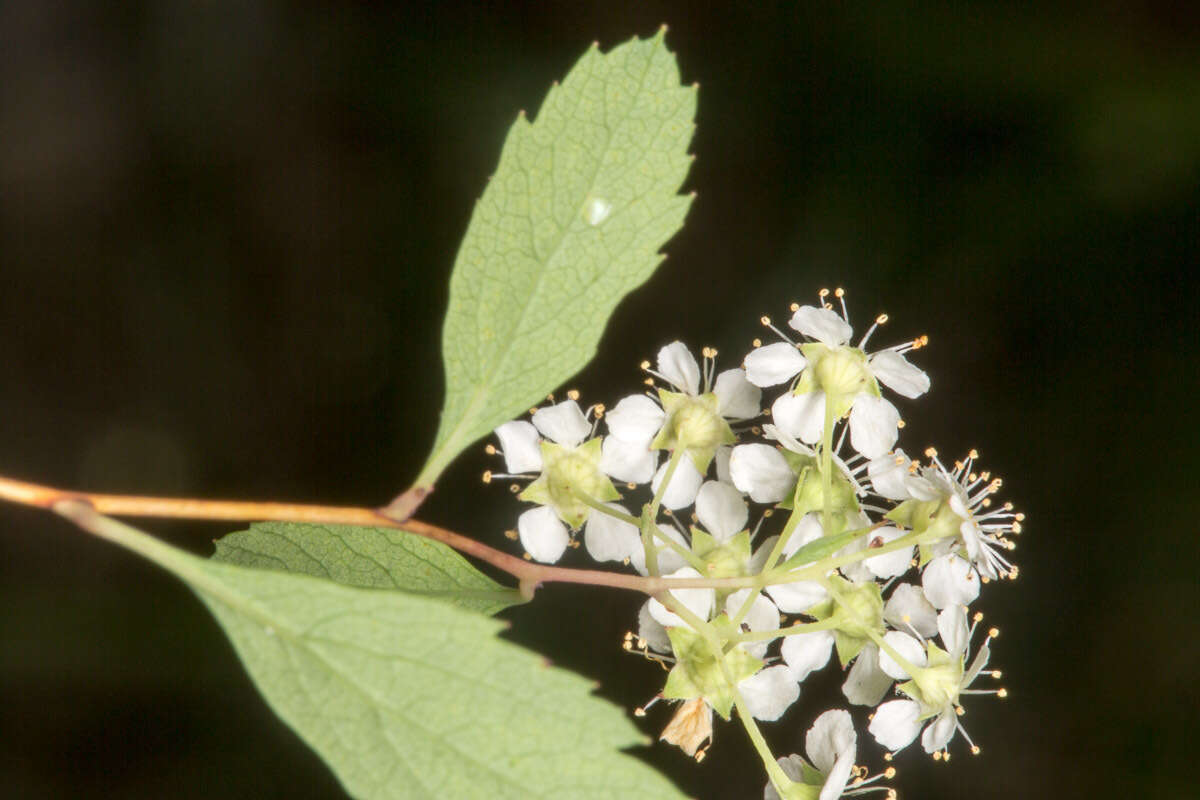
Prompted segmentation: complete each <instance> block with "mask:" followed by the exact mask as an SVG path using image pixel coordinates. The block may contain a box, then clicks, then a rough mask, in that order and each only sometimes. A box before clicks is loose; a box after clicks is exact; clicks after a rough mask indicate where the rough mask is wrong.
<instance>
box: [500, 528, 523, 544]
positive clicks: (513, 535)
mask: <svg viewBox="0 0 1200 800" xmlns="http://www.w3.org/2000/svg"><path fill="white" fill-rule="evenodd" d="M504 535H505V536H506V537H508V538H509V539H512V540H513V541H514V542H515V541H516V540H517V537H518V536H520V534H519V533H517V532H516V531H514V530H507V531H505V532H504Z"/></svg>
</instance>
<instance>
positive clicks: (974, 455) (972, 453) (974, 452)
mask: <svg viewBox="0 0 1200 800" xmlns="http://www.w3.org/2000/svg"><path fill="white" fill-rule="evenodd" d="M967 458H979V451H978V450H976V449H975V448H974V447H972V448H971V449H970V450H969V451H967Z"/></svg>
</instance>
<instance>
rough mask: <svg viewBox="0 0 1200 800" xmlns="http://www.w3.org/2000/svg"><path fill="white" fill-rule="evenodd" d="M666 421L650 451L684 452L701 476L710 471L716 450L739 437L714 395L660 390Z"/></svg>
mask: <svg viewBox="0 0 1200 800" xmlns="http://www.w3.org/2000/svg"><path fill="white" fill-rule="evenodd" d="M658 400H659V402H660V403H661V404H662V407H663V412H665V414H666V419H665V421H664V422H663V426H662V428H661V429H660V430H659V432H658V435H657V436H655V437H654V441H652V442H651V443H650V449H651V450H670V451H672V452H674V451H676V450H679V449H683V450H684V451H685V452H686V453H687V455H688V458H690V459H691V460H692V465H693V466H695V467H696V469H697V471H699V473H700V474H701V475H703V474H704V473H705V472H707V471H708V467H709V465H710V464H711V463H712V460H713V456H715V455H716V452H717V448H718V447H720V446H721V445H725V444H733V443H734V442H736V441H737V437H736V436H734V434H733V429H732V428H730V427H729V423H728V422H726V421H725V419H724V417H722V416H721V412H720V411H719V410H718V409H719V406H720V401H719V400H718V399H717V395H716V394H714V393H713V392H708V393H707V394H702V395H698V396H693V395H690V394H684V393H682V392H669V391H667V390H666V389H659V390H658Z"/></svg>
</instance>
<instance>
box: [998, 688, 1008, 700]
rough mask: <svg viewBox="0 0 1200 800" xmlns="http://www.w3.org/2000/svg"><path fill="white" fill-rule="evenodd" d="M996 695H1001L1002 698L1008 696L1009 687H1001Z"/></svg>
mask: <svg viewBox="0 0 1200 800" xmlns="http://www.w3.org/2000/svg"><path fill="white" fill-rule="evenodd" d="M996 697H999V698H1000V699H1001V700H1003V699H1004V698H1006V697H1008V689H1001V690H1000V691H998V692H996Z"/></svg>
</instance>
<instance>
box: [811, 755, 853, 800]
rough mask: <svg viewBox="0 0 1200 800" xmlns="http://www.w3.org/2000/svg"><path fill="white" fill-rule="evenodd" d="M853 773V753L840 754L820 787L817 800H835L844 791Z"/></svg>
mask: <svg viewBox="0 0 1200 800" xmlns="http://www.w3.org/2000/svg"><path fill="white" fill-rule="evenodd" d="M853 773H854V752H853V751H849V752H846V753H842V754H841V755H840V756H838V760H837V761H835V762H834V764H833V768H832V769H830V770H829V774H828V775H826V776H825V783H824V785H823V786H821V793H820V794H819V795H817V800H837V798H839V797H841V796H842V792H844V791H845V789H846V784H847V783H849V781H850V776H851V775H852V774H853Z"/></svg>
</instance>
